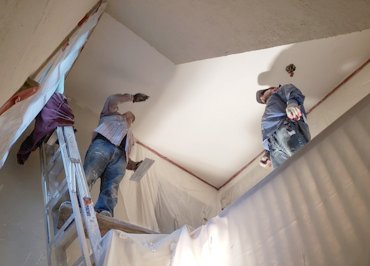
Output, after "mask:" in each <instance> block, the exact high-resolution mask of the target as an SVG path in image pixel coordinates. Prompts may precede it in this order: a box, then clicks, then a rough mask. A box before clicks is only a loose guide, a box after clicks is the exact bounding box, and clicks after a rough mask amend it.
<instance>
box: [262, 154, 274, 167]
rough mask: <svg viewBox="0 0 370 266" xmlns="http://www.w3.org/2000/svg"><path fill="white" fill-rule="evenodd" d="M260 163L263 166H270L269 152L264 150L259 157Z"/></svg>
mask: <svg viewBox="0 0 370 266" xmlns="http://www.w3.org/2000/svg"><path fill="white" fill-rule="evenodd" d="M260 165H261V166H262V167H263V168H267V167H271V165H272V163H271V159H270V153H269V152H268V151H265V152H264V153H263V155H262V157H261V159H260Z"/></svg>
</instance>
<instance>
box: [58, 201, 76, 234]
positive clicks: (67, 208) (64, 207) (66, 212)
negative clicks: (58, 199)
mask: <svg viewBox="0 0 370 266" xmlns="http://www.w3.org/2000/svg"><path fill="white" fill-rule="evenodd" d="M72 212H73V209H72V203H71V202H70V201H65V202H63V203H62V204H60V206H59V210H58V225H57V228H58V229H60V228H61V227H62V226H63V224H64V223H65V222H66V221H67V220H68V218H69V217H70V216H71V214H72Z"/></svg>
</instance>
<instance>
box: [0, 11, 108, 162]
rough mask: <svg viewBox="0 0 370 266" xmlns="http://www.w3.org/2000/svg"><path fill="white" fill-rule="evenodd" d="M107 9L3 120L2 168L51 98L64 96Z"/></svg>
mask: <svg viewBox="0 0 370 266" xmlns="http://www.w3.org/2000/svg"><path fill="white" fill-rule="evenodd" d="M105 6H106V4H102V5H101V6H100V7H99V9H98V10H97V12H96V13H94V14H93V15H91V16H90V17H89V19H88V20H87V21H86V22H85V23H84V24H82V25H81V26H80V27H79V28H78V29H77V30H76V32H74V33H73V34H72V36H71V37H70V38H69V42H68V46H66V47H65V48H64V49H60V50H59V51H58V52H57V53H56V54H55V55H54V56H53V57H52V58H51V59H50V60H49V61H48V63H47V65H46V66H45V67H44V68H43V69H42V70H41V71H40V72H39V73H38V75H37V76H36V77H35V78H34V79H35V80H36V81H37V82H38V83H40V89H39V91H38V92H37V93H36V94H35V95H33V96H31V97H29V98H27V99H26V100H24V101H21V102H19V103H17V104H16V105H14V106H13V107H12V108H10V109H9V110H8V111H7V112H5V113H4V114H2V115H1V116H0V125H7V126H6V127H4V126H3V127H1V128H0V135H1V139H0V167H2V166H3V165H4V163H5V160H6V158H7V157H8V154H9V150H10V148H11V147H12V145H13V144H14V143H15V142H16V141H17V139H18V138H19V137H20V136H21V134H22V133H23V132H24V130H25V129H26V128H27V127H28V126H29V125H30V123H31V122H32V121H33V120H34V118H35V117H36V116H37V114H38V113H39V112H40V110H41V109H42V108H43V107H44V105H45V104H46V102H47V101H48V100H49V98H50V97H51V95H52V94H53V93H54V92H59V93H63V92H64V78H65V75H66V74H67V73H68V71H69V70H70V69H71V67H72V64H73V63H74V61H75V60H76V58H77V56H78V55H79V53H80V51H81V48H82V47H83V45H84V44H85V42H86V41H87V38H88V36H89V33H90V31H91V30H92V29H93V28H94V27H95V25H96V24H97V22H98V19H99V17H100V15H101V14H102V12H103V11H104V9H105ZM21 114H23V115H21Z"/></svg>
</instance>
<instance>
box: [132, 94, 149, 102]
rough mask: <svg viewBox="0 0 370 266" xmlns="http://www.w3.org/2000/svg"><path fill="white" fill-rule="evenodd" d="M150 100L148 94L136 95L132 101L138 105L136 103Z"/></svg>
mask: <svg viewBox="0 0 370 266" xmlns="http://www.w3.org/2000/svg"><path fill="white" fill-rule="evenodd" d="M148 98H149V96H148V95H146V94H144V93H136V94H135V95H134V99H133V100H132V102H134V103H136V102H144V101H146V100H147V99H148Z"/></svg>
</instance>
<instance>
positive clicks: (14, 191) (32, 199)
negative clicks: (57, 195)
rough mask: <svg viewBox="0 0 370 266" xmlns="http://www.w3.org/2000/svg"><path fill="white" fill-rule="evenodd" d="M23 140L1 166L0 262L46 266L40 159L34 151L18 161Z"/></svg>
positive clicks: (9, 265) (8, 264) (10, 264)
mask: <svg viewBox="0 0 370 266" xmlns="http://www.w3.org/2000/svg"><path fill="white" fill-rule="evenodd" d="M29 133H30V131H27V132H26V133H25V136H26V135H27V134H29ZM21 141H23V139H22V140H21ZM21 141H18V142H17V143H16V144H15V145H14V147H13V149H12V151H11V153H10V155H9V159H8V160H7V163H6V164H5V165H4V166H3V167H2V168H1V169H0V202H1V208H0V210H1V215H0V265H2V266H14V265H35V266H38V265H39V266H44V265H47V253H46V233H45V232H46V231H45V225H44V215H43V205H44V204H43V199H42V193H41V173H40V161H39V156H38V152H34V153H33V154H32V156H31V157H30V158H29V160H28V161H27V162H26V164H25V165H22V166H21V165H18V164H17V162H16V152H17V151H18V148H19V146H20V143H21Z"/></svg>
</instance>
